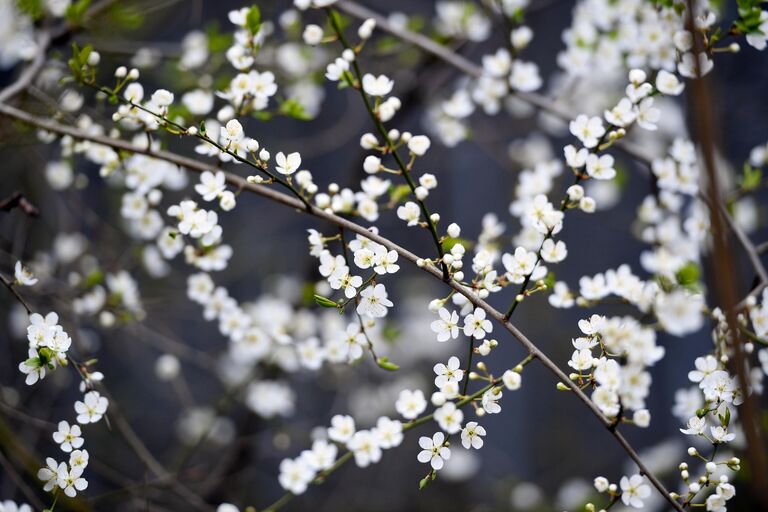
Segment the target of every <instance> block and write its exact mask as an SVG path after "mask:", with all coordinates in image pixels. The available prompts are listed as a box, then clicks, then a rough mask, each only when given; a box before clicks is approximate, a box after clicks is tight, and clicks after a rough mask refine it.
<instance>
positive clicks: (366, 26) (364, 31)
mask: <svg viewBox="0 0 768 512" xmlns="http://www.w3.org/2000/svg"><path fill="white" fill-rule="evenodd" d="M374 28H376V20H374V19H373V18H368V19H367V20H365V21H364V22H363V24H362V25H360V28H359V29H357V35H358V36H360V39H369V38H370V37H371V35H373V29H374Z"/></svg>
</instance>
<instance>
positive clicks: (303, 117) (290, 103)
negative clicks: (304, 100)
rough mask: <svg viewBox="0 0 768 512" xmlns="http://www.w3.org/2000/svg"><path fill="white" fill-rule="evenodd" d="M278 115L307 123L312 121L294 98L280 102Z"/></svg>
mask: <svg viewBox="0 0 768 512" xmlns="http://www.w3.org/2000/svg"><path fill="white" fill-rule="evenodd" d="M278 113H280V114H282V115H284V116H288V117H292V118H294V119H298V120H300V121H309V120H310V119H312V116H310V115H309V114H307V112H306V111H305V110H304V105H302V104H301V103H299V102H298V101H297V100H296V99H294V98H289V99H287V100H285V101H284V102H282V103H281V104H280V107H279V108H278Z"/></svg>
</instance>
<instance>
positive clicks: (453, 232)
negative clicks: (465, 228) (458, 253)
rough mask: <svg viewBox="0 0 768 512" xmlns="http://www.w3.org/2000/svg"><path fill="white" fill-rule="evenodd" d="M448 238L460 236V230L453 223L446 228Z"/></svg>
mask: <svg viewBox="0 0 768 512" xmlns="http://www.w3.org/2000/svg"><path fill="white" fill-rule="evenodd" d="M448 236H449V237H451V238H459V237H460V236H461V228H460V227H459V225H458V224H456V223H455V222H452V223H451V224H450V225H449V226H448Z"/></svg>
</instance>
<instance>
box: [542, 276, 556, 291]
mask: <svg viewBox="0 0 768 512" xmlns="http://www.w3.org/2000/svg"><path fill="white" fill-rule="evenodd" d="M544 284H546V285H547V289H548V290H551V289H553V288H554V287H555V273H554V272H548V273H547V277H545V278H544Z"/></svg>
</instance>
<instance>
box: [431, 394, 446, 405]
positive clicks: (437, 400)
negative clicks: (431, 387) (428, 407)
mask: <svg viewBox="0 0 768 512" xmlns="http://www.w3.org/2000/svg"><path fill="white" fill-rule="evenodd" d="M431 401H432V405H434V406H435V407H440V406H442V405H443V404H445V402H446V398H445V395H444V394H443V393H441V392H440V391H435V392H434V393H432V398H431Z"/></svg>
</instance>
